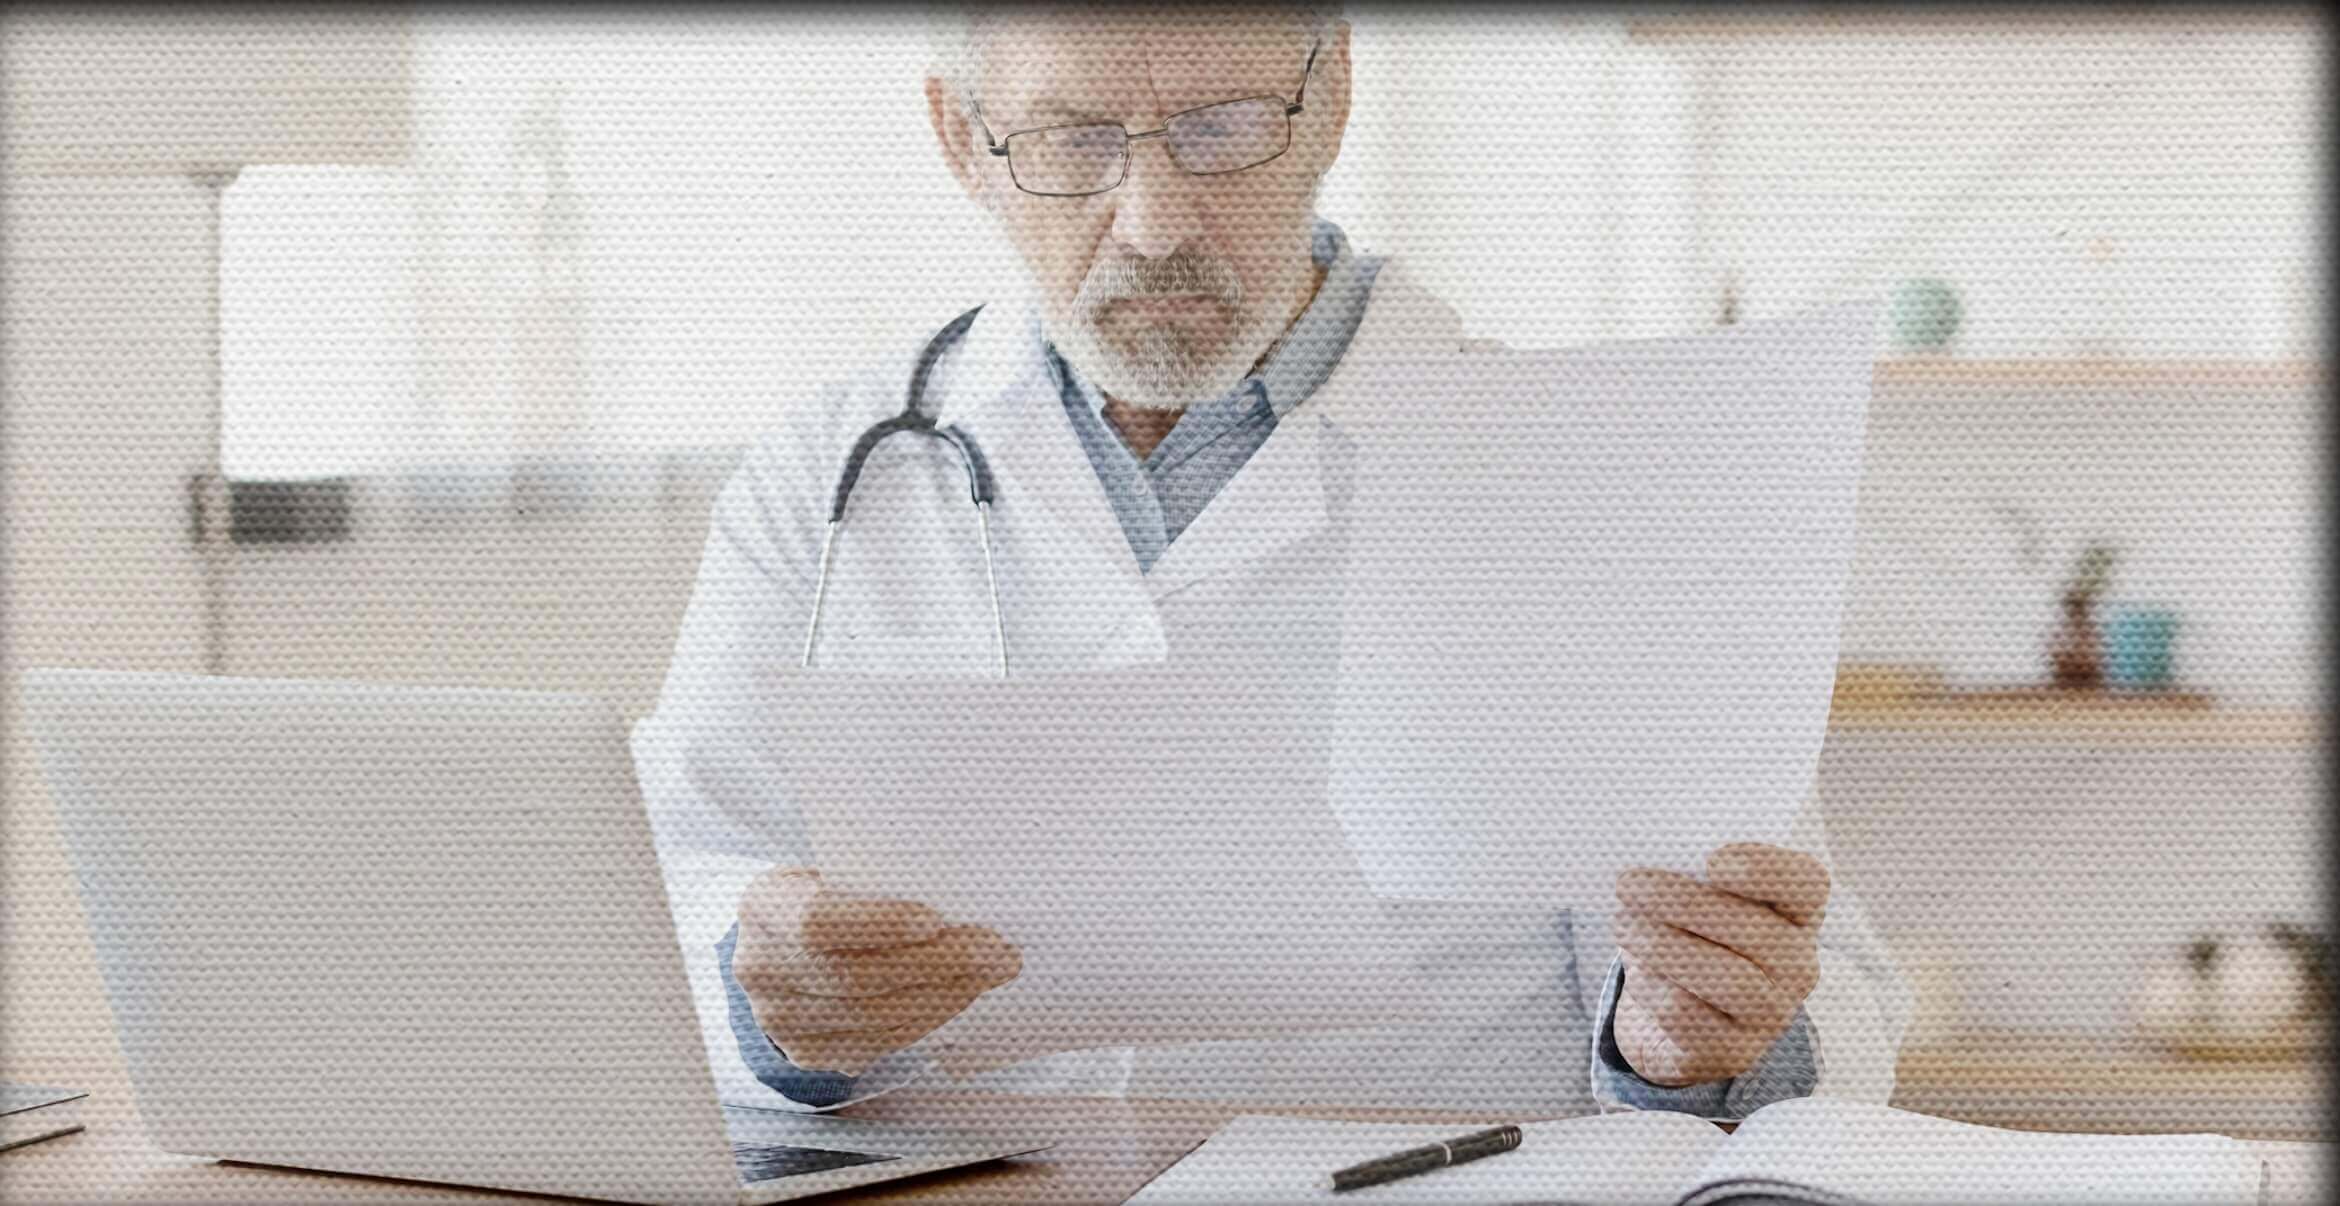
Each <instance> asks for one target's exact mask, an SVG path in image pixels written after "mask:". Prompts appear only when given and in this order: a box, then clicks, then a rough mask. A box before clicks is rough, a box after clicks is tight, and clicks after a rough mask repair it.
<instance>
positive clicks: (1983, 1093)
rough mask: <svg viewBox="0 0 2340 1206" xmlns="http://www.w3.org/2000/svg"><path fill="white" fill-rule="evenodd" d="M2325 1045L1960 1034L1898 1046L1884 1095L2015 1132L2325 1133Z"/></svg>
mask: <svg viewBox="0 0 2340 1206" xmlns="http://www.w3.org/2000/svg"><path fill="white" fill-rule="evenodd" d="M2330 1062H2331V1056H2330V1053H2329V1052H2328V1051H2325V1052H2319V1053H2317V1054H2315V1055H2312V1056H2306V1057H2295V1058H2289V1059H2270V1060H2263V1061H2244V1060H2205V1059H2194V1058H2189V1057H2187V1056H2183V1055H2178V1054H2175V1053H2173V1052H2169V1051H2165V1050H2162V1049H2161V1048H2158V1047H2155V1046H2152V1045H2151V1044H2149V1043H2146V1042H2144V1041H2143V1040H2141V1039H2111V1038H2097V1037H2092V1036H2071V1037H2062V1036H2051V1035H2037V1034H2017V1033H2008V1034H1963V1035H1959V1036H1956V1037H1955V1038H1949V1037H1945V1038H1943V1039H1938V1040H1934V1041H1931V1042H1927V1043H1924V1044H1915V1045H1909V1046H1905V1047H1903V1049H1902V1052H1901V1060H1900V1064H1899V1066H1898V1069H1897V1072H1896V1078H1895V1085H1894V1092H1893V1104H1894V1105H1895V1106H1897V1107H1899V1108H1901V1109H1906V1110H1917V1111H1919V1112H1921V1113H1927V1114H1935V1115H1939V1116H1941V1117H1945V1118H1962V1119H1965V1120H1967V1121H1969V1122H1979V1123H1983V1124H1985V1125H1988V1126H2005V1127H2014V1128H2017V1129H2022V1130H2057V1131H2103V1132H2112V1131H2120V1132H2147V1131H2158V1132H2170V1131H2215V1132H2218V1133H2221V1134H2228V1135H2235V1136H2239V1137H2242V1138H2251V1139H2287V1140H2328V1139H2330V1138H2331V1137H2332V1116H2331V1109H2330V1103H2329V1101H2328V1100H2327V1098H2326V1095H2325V1083H2324V1074H2325V1072H2326V1070H2327V1069H2328V1068H2329V1066H2330Z"/></svg>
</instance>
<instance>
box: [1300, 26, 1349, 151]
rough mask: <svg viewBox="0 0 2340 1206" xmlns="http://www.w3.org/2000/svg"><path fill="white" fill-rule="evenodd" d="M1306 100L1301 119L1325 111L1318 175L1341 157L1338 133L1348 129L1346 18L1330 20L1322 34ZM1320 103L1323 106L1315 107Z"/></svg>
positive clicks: (1341, 133) (1347, 39)
mask: <svg viewBox="0 0 2340 1206" xmlns="http://www.w3.org/2000/svg"><path fill="white" fill-rule="evenodd" d="M1319 88H1322V89H1323V90H1324V91H1323V94H1322V95H1323V99H1322V101H1319V100H1318V92H1317V90H1318V89H1319ZM1306 103H1307V105H1308V112H1307V114H1305V115H1303V116H1302V117H1301V119H1300V120H1302V121H1306V120H1308V118H1309V117H1312V116H1314V115H1316V114H1318V113H1322V114H1323V115H1324V122H1323V125H1322V126H1321V127H1320V128H1321V129H1322V130H1323V131H1324V136H1323V138H1322V140H1321V142H1320V143H1319V145H1320V146H1321V147H1322V148H1323V149H1322V150H1321V151H1320V152H1319V158H1318V160H1317V162H1316V164H1315V167H1316V172H1317V174H1318V175H1320V176H1321V175H1323V174H1324V173H1325V172H1328V171H1330V170H1332V165H1333V163H1334V162H1335V161H1336V160H1338V159H1339V158H1340V157H1341V136H1342V135H1343V134H1345V133H1347V132H1348V129H1349V23H1348V22H1347V21H1335V22H1334V23H1333V27H1332V32H1331V34H1330V36H1328V37H1326V38H1325V42H1324V49H1323V50H1320V51H1318V52H1317V55H1316V68H1315V70H1314V71H1313V72H1311V73H1310V79H1309V82H1308V97H1307V102H1306ZM1319 104H1321V105H1323V106H1324V107H1323V108H1318V105H1319Z"/></svg>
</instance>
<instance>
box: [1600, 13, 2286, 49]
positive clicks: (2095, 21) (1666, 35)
mask: <svg viewBox="0 0 2340 1206" xmlns="http://www.w3.org/2000/svg"><path fill="white" fill-rule="evenodd" d="M2172 26H2176V27H2181V28H2187V29H2242V30H2251V29H2274V30H2296V31H2298V32H2300V33H2307V34H2314V33H2317V32H2319V31H2320V26H2319V25H2318V23H2317V19H2316V16H2315V10H2314V9H2313V8H2310V7H2308V6H2304V5H2301V6H2286V5H2275V6H2267V7H2256V6H2243V5H2236V6H2234V7H2231V8H2228V9H2225V10H2224V11H2219V10H2216V9H2211V10H2203V9H2191V10H2188V9H2179V10H2175V11H2171V10H2162V9H2155V8H2150V7H2139V6H2131V5H2098V6H2095V7H2093V8H2088V7H2083V8H2053V9H2038V10H2026V9H2023V8H2020V7H2010V8H2008V9H2006V10H2005V11H2000V10H1997V9H1993V10H1991V11H1990V12H1988V13H1977V12H1974V11H1970V10H1962V9H1956V8H1944V9H1926V8H1922V7H1920V8H1908V7H1894V8H1882V7H1873V6H1868V5H1845V4H1819V5H1811V6H1807V7H1805V8H1804V10H1803V11H1801V12H1795V11H1791V12H1789V13H1786V14H1782V13H1780V12H1778V11H1776V10H1775V11H1772V12H1762V11H1760V10H1758V11H1757V12H1756V13H1755V14H1754V15H1752V16H1750V15H1746V14H1744V13H1733V12H1730V11H1729V10H1727V9H1726V10H1721V11H1719V12H1717V11H1708V12H1692V13H1687V14H1682V15H1669V16H1658V17H1636V18H1632V19H1630V20H1628V21H1627V22H1626V23H1625V29H1626V36H1627V37H1630V38H1632V39H1634V40H1636V41H1646V42H1706V41H1717V40H1726V39H1749V38H1809V37H1813V36H1815V35H1845V34H1868V35H1872V36H1874V35H1892V36H1903V37H1906V36H1908V35H1911V34H1923V33H1928V32H1938V31H1948V32H1954V33H1973V32H1976V31H1982V32H1986V33H1989V34H1993V35H1999V36H2005V37H2010V38H2015V37H2022V38H2038V37H2046V36H2053V35H2056V34H2072V35H2078V36H2083V37H2085V36H2089V35H2092V34H2098V33H2101V32H2102V31H2103V30H2105V29H2107V28H2112V29H2117V30H2122V31H2134V30H2155V29H2167V28H2170V27H2172Z"/></svg>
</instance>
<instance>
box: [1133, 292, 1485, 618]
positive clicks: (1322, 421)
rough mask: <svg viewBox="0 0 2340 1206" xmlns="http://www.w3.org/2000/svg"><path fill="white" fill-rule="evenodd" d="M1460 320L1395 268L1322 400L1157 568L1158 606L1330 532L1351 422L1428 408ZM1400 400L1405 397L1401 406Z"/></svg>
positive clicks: (1274, 441) (1267, 446)
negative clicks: (1339, 458)
mask: <svg viewBox="0 0 2340 1206" xmlns="http://www.w3.org/2000/svg"><path fill="white" fill-rule="evenodd" d="M1460 331H1461V324H1460V323H1459V322H1458V321H1457V320H1456V318H1455V315H1454V312H1453V311H1452V310H1451V309H1449V308H1447V306H1446V305H1445V304H1444V303H1443V302H1440V301H1439V300H1438V299H1437V298H1435V297H1433V296H1431V295H1429V294H1428V293H1426V292H1424V291H1423V290H1421V289H1420V288H1418V287H1417V286H1415V285H1414V283H1413V281H1412V279H1411V278H1410V277H1409V276H1408V275H1407V274H1406V273H1405V271H1404V269H1403V268H1402V267H1401V266H1400V265H1399V264H1398V262H1397V261H1395V260H1392V261H1390V262H1388V263H1385V264H1384V265H1383V266H1382V268H1381V272H1380V274H1379V275H1378V276H1377V277H1376V278H1375V282H1374V287H1373V292H1372V295H1371V296H1370V298H1368V300H1367V302H1366V307H1365V313H1364V315H1363V317H1361V318H1360V319H1359V320H1358V323H1357V330H1356V332H1355V333H1354V334H1353V335H1351V336H1350V339H1349V346H1348V348H1347V350H1346V351H1345V352H1344V353H1343V354H1342V356H1341V360H1340V363H1339V364H1338V365H1336V366H1334V369H1333V372H1332V374H1331V375H1330V376H1328V377H1327V378H1326V379H1325V381H1324V383H1323V384H1321V385H1319V386H1318V387H1317V389H1316V392H1315V393H1314V394H1312V395H1310V396H1309V398H1308V400H1307V401H1305V402H1302V403H1301V404H1300V405H1299V406H1298V407H1297V408H1295V409H1293V410H1292V411H1290V412H1289V413H1287V414H1286V415H1285V416H1284V417H1283V418H1282V419H1281V420H1280V421H1278V423H1277V424H1276V430H1275V433H1274V434H1273V435H1271V436H1269V437H1268V439H1267V441H1266V443H1264V444H1262V445H1261V446H1260V448H1259V450H1258V451H1257V452H1254V453H1253V454H1252V455H1251V459H1250V460H1248V461H1247V462H1245V463H1244V465H1243V468H1242V469H1240V470H1238V471H1237V472H1236V474H1235V476H1234V477H1233V478H1232V479H1230V480H1229V481H1228V482H1227V484H1226V485H1225V486H1224V487H1222V488H1221V489H1220V491H1219V493H1218V495H1217V496H1216V497H1214V498H1213V499H1212V500H1211V501H1210V504H1209V505H1208V506H1206V507H1204V508H1203V510H1202V513H1201V514H1200V515H1197V516H1196V517H1195V519H1194V521H1193V522H1192V523H1190V524H1189V525H1187V528H1186V531H1184V532H1183V533H1181V534H1180V535H1179V537H1178V539H1177V540H1175V541H1172V542H1171V544H1170V548H1169V549H1168V550H1167V551H1166V552H1164V553H1163V555H1162V557H1161V559H1160V560H1158V561H1156V562H1155V563H1154V568H1153V572H1152V573H1150V574H1148V575H1147V586H1148V587H1149V588H1150V589H1151V591H1152V592H1153V595H1154V597H1155V598H1157V599H1159V598H1161V597H1162V596H1164V595H1167V594H1170V593H1172V592H1174V591H1179V590H1183V589H1185V588H1187V587H1189V586H1192V585H1194V584H1196V583H1198V582H1201V581H1204V580H1206V579H1209V578H1213V577H1216V576H1218V575H1221V574H1225V573H1228V572H1229V571H1232V570H1236V569H1239V568H1241V567H1242V566H1244V565H1245V564H1247V563H1250V562H1252V561H1255V560H1257V559H1258V558H1260V557H1263V556H1266V555H1268V554H1270V553H1273V552H1275V551H1276V550H1278V549H1281V548H1285V547H1287V546H1289V545H1290V544H1292V543H1293V542H1294V541H1297V540H1300V539H1303V538H1305V537H1308V536H1312V535H1314V534H1316V533H1317V532H1319V531H1322V530H1323V529H1324V528H1325V526H1326V524H1327V523H1328V522H1329V520H1330V508H1329V506H1328V494H1327V487H1326V473H1327V472H1328V471H1329V470H1330V469H1331V468H1332V466H1331V465H1330V464H1329V463H1328V458H1329V457H1330V456H1331V455H1332V454H1331V453H1330V452H1329V449H1330V447H1331V446H1332V444H1333V443H1334V442H1335V439H1336V437H1337V434H1338V432H1339V430H1340V423H1341V421H1342V419H1343V418H1345V417H1350V416H1366V415H1372V414H1375V413H1380V412H1381V411H1382V410H1384V409H1386V408H1388V407H1392V406H1396V407H1404V406H1416V405H1422V404H1424V400H1423V398H1422V397H1420V396H1419V395H1420V394H1421V392H1422V387H1423V385H1424V384H1426V383H1427V381H1428V379H1430V378H1433V377H1435V371H1436V370H1437V369H1438V368H1440V367H1443V366H1444V365H1446V363H1447V361H1446V360H1445V359H1444V356H1443V354H1444V353H1451V352H1452V351H1453V350H1454V349H1455V347H1456V346H1457V344H1458V343H1459V341H1460ZM1393 395H1402V396H1393Z"/></svg>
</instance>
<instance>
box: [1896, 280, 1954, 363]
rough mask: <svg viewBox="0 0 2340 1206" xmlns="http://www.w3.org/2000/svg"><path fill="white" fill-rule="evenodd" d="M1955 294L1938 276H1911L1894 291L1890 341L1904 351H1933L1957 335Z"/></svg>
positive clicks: (1946, 282)
mask: <svg viewBox="0 0 2340 1206" xmlns="http://www.w3.org/2000/svg"><path fill="white" fill-rule="evenodd" d="M1958 315H1959V309H1958V291H1957V290H1956V289H1953V288H1951V287H1950V282H1948V281H1945V280H1942V279H1941V278H1939V277H1932V276H1920V277H1912V278H1910V279H1909V280H1905V281H1903V282H1901V284H1899V285H1897V286H1895V287H1894V290H1893V341H1894V342H1895V343H1896V344H1898V345H1900V346H1901V347H1903V348H1905V349H1910V350H1934V349H1938V348H1942V347H1944V346H1947V345H1948V344H1949V342H1950V337H1951V336H1952V335H1955V334H1957V333H1958Z"/></svg>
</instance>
